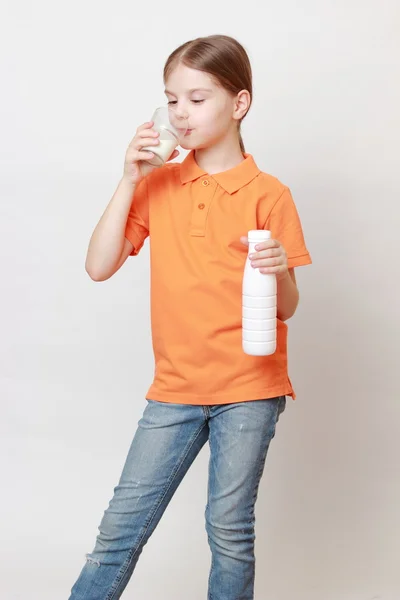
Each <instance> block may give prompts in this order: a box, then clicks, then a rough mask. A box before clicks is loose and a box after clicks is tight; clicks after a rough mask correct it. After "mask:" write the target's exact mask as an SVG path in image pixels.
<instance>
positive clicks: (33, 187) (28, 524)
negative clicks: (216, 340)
mask: <svg viewBox="0 0 400 600" xmlns="http://www.w3.org/2000/svg"><path fill="white" fill-rule="evenodd" d="M1 13H2V17H1V19H0V22H1V25H0V27H1V36H0V45H1V53H0V56H1V59H0V60H1V67H2V74H1V81H2V92H1V100H2V104H3V107H2V111H1V119H2V127H1V141H0V144H1V190H0V192H1V208H0V210H1V213H0V214H1V220H0V244H1V313H0V315H1V316H0V326H1V349H0V352H1V354H0V394H1V408H2V413H1V414H2V418H1V421H0V433H1V438H0V439H1V442H0V443H1V450H2V452H1V456H2V464H3V474H2V480H3V492H2V495H1V513H0V514H1V520H2V523H1V536H2V544H1V548H0V553H1V554H0V570H1V571H2V574H1V583H0V587H1V597H2V598H4V600H26V599H27V598H29V600H66V598H67V597H68V595H69V590H70V587H71V586H72V584H73V583H74V581H75V579H76V577H77V576H78V574H79V571H80V569H81V568H82V566H83V564H84V554H85V553H86V552H90V551H91V550H92V548H93V545H94V541H95V536H96V535H97V532H98V531H97V526H98V524H99V522H100V519H101V517H102V514H103V510H104V509H105V508H106V507H107V505H108V501H109V499H110V498H111V496H112V492H113V487H114V486H115V485H116V484H117V482H118V478H119V475H120V471H121V469H122V466H123V463H124V460H125V457H126V454H127V452H128V449H129V445H130V442H131V438H132V436H133V434H134V432H135V429H136V425H137V421H138V420H139V418H140V416H141V414H142V411H143V408H144V406H145V398H144V397H145V393H146V391H147V389H148V387H149V385H150V383H151V378H152V374H153V359H152V351H151V340H150V324H149V265H148V261H149V255H148V244H146V246H145V248H144V249H143V251H142V253H141V255H140V256H139V257H138V258H136V259H135V258H131V259H129V261H128V263H127V264H126V265H124V267H123V269H122V270H121V271H120V272H119V273H117V274H116V275H115V276H114V277H113V278H111V279H110V280H109V281H107V282H104V283H94V282H93V281H91V280H90V278H89V277H88V275H87V274H86V273H85V270H84V261H85V254H86V249H87V244H88V241H89V237H90V235H91V232H92V230H93V228H94V226H95V224H96V223H97V221H98V219H99V218H100V215H101V213H102V212H103V210H104V208H105V206H106V204H107V203H108V201H109V199H110V198H111V196H112V194H113V192H114V190H115V188H116V185H117V183H118V180H119V178H120V177H121V174H122V169H123V161H124V155H125V151H126V148H127V145H128V143H129V142H130V140H131V138H132V137H133V135H134V133H135V130H136V127H137V126H138V125H139V124H141V123H142V122H143V121H146V120H148V119H149V118H150V116H151V113H152V111H153V109H154V108H155V107H156V106H157V105H159V104H160V103H162V102H164V96H163V85H162V77H161V73H162V66H163V63H164V60H165V59H166V58H167V56H168V54H169V53H170V52H171V51H172V50H173V49H174V48H175V47H176V46H178V45H179V44H181V43H182V42H184V41H186V40H187V39H192V38H193V37H197V36H200V35H209V34H212V33H225V34H229V35H233V36H236V37H237V38H238V39H239V40H240V41H241V42H242V43H243V44H244V45H245V46H246V48H247V49H248V51H249V54H250V57H251V60H252V64H253V68H254V84H255V85H254V87H255V98H254V105H253V108H252V110H251V112H250V114H249V115H248V117H247V118H246V120H245V124H244V139H245V143H246V148H247V151H249V152H251V153H252V154H253V155H254V156H255V158H256V161H257V162H258V164H259V166H260V168H262V169H263V170H265V171H267V172H269V173H272V174H273V175H275V176H277V177H278V178H280V179H281V180H282V181H283V182H284V183H285V184H287V185H288V186H289V187H290V188H291V190H292V192H293V196H294V198H295V201H296V203H297V206H298V210H299V213H300V216H301V219H302V223H303V227H304V233H305V237H306V241H307V244H308V247H309V250H310V252H311V254H312V257H313V260H314V264H313V266H311V267H301V268H299V269H298V270H297V274H298V283H299V287H300V293H301V303H300V306H299V309H298V312H297V314H296V315H295V317H294V318H293V320H292V321H291V322H290V323H289V328H290V360H289V362H290V375H291V378H292V380H293V384H294V386H295V389H296V391H297V393H298V399H297V400H296V402H292V401H291V400H290V399H288V404H287V410H286V412H285V413H284V415H283V417H282V420H281V421H280V423H279V428H278V433H277V437H276V438H275V440H274V441H273V444H272V445H271V449H270V454H269V458H268V461H267V467H266V471H265V475H264V478H263V481H262V485H261V490H260V497H259V503H258V508H257V517H258V530H257V534H258V535H257V564H258V577H257V586H256V591H257V593H256V598H257V599H258V600H294V599H296V600H378V599H379V600H398V598H399V597H400V575H399V574H400V570H399V552H400V541H399V540H400V526H399V505H400V484H399V456H400V444H399V437H400V425H399V417H400V409H399V391H398V381H397V379H398V371H399V351H398V347H399V344H398V342H399V304H400V303H399V292H400V289H399V267H398V254H399V243H398V234H399V233H398V232H399V227H400V219H399V207H398V200H399V195H398V183H397V180H398V175H399V162H400V161H399V106H400V86H399V62H400V61H399V58H400V43H399V32H400V27H399V23H400V19H399V3H398V1H397V0H380V1H378V0H376V1H375V2H374V1H371V0H366V1H362V0H335V1H333V0H330V1H325V2H321V1H317V0H303V1H302V2H297V1H295V0H282V1H279V2H278V1H275V2H267V3H259V2H255V0H249V1H247V2H227V1H226V0H223V1H221V2H220V3H218V2H215V1H213V2H211V1H210V0H204V1H202V2H198V3H188V2H186V1H185V2H183V1H182V0H177V1H176V2H173V3H169V2H166V3H161V2H153V3H143V2H123V1H115V2H113V3H111V2H109V3H106V2H93V1H87V2H77V1H76V0H72V1H69V2H62V3H61V2H54V3H51V2H49V1H47V2H46V1H37V2H28V1H27V0H25V1H22V2H13V3H11V2H3V3H2V7H1ZM243 233H244V234H245V233H246V232H245V231H244V232H243ZM207 459H208V449H207V448H205V449H204V450H203V452H202V453H201V455H200V456H199V458H198V460H197V461H196V462H195V464H194V465H193V467H192V469H191V471H190V472H189V474H188V476H187V479H185V481H184V483H183V484H182V486H181V488H180V489H179V491H178V493H177V495H176V496H175V498H174V499H173V502H172V504H171V505H170V507H169V509H168V511H167V513H166V514H165V516H164V518H163V520H162V522H161V524H160V526H159V528H158V529H157V531H156V533H155V534H154V536H153V537H152V538H151V540H150V542H149V544H148V546H147V547H146V548H145V551H144V553H143V556H142V558H141V559H140V561H139V565H138V568H137V571H136V573H135V574H134V576H133V578H132V580H131V582H130V584H129V586H128V588H127V590H126V592H125V594H124V597H126V598H127V599H128V598H132V600H133V599H134V598H135V599H136V598H137V599H139V598H140V599H142V600H154V599H155V598H162V599H165V600H168V599H172V598H174V599H179V600H187V599H190V600H204V599H205V598H206V587H207V578H208V567H209V561H210V557H209V552H208V546H207V542H206V536H205V532H204V529H203V528H204V518H203V513H204V506H205V499H206V481H207V480H206V477H207Z"/></svg>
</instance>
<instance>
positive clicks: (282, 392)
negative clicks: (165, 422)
mask: <svg viewBox="0 0 400 600" xmlns="http://www.w3.org/2000/svg"><path fill="white" fill-rule="evenodd" d="M244 395H245V397H243V396H244ZM279 396H291V397H292V399H293V400H296V394H295V392H294V390H293V388H292V386H291V385H290V382H289V381H288V382H287V383H286V384H282V385H280V386H276V387H273V388H264V389H262V390H260V389H258V390H248V391H247V390H246V392H245V394H244V393H243V392H238V391H236V390H235V391H231V392H229V391H228V392H224V393H223V394H204V395H203V394H202V395H197V394H182V393H175V392H161V391H160V390H157V388H156V387H155V386H153V385H152V386H151V387H150V389H149V391H148V392H147V394H146V399H147V400H155V401H157V402H167V403H172V404H192V405H208V404H231V403H234V402H251V401H253V400H267V399H271V398H277V397H279Z"/></svg>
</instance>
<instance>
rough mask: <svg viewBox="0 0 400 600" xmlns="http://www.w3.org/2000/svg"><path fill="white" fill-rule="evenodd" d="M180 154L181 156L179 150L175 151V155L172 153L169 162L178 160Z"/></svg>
mask: <svg viewBox="0 0 400 600" xmlns="http://www.w3.org/2000/svg"><path fill="white" fill-rule="evenodd" d="M179 154H180V152H179V150H174V151H173V153H172V155H171V156H170V157H169V159H168V160H167V162H169V161H170V160H173V159H174V158H176V157H177V156H179Z"/></svg>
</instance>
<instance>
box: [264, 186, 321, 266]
mask: <svg viewBox="0 0 400 600" xmlns="http://www.w3.org/2000/svg"><path fill="white" fill-rule="evenodd" d="M264 229H269V230H270V231H271V236H272V237H273V238H274V239H276V240H278V241H279V242H280V243H281V244H282V246H283V247H284V248H285V251H286V255H287V258H288V267H289V269H291V268H293V267H300V266H302V265H309V264H311V262H312V260H311V256H310V254H309V252H308V250H307V248H306V245H305V241H304V235H303V229H302V226H301V222H300V217H299V215H298V212H297V208H296V205H295V203H294V201H293V198H292V194H291V192H290V190H289V188H287V187H285V189H284V190H283V192H282V194H281V195H280V196H279V198H278V200H277V201H276V202H275V204H274V206H273V208H272V210H271V212H270V214H269V215H268V218H267V220H266V223H265V225H264Z"/></svg>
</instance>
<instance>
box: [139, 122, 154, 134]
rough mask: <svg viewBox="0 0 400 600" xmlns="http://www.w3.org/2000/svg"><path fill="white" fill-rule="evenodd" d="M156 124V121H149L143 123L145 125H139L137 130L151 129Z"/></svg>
mask: <svg viewBox="0 0 400 600" xmlns="http://www.w3.org/2000/svg"><path fill="white" fill-rule="evenodd" d="M153 125H154V121H147V123H143V125H140V127H138V128H137V129H136V132H137V133H139V132H140V131H143V130H144V129H151V128H152V127H153Z"/></svg>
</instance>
